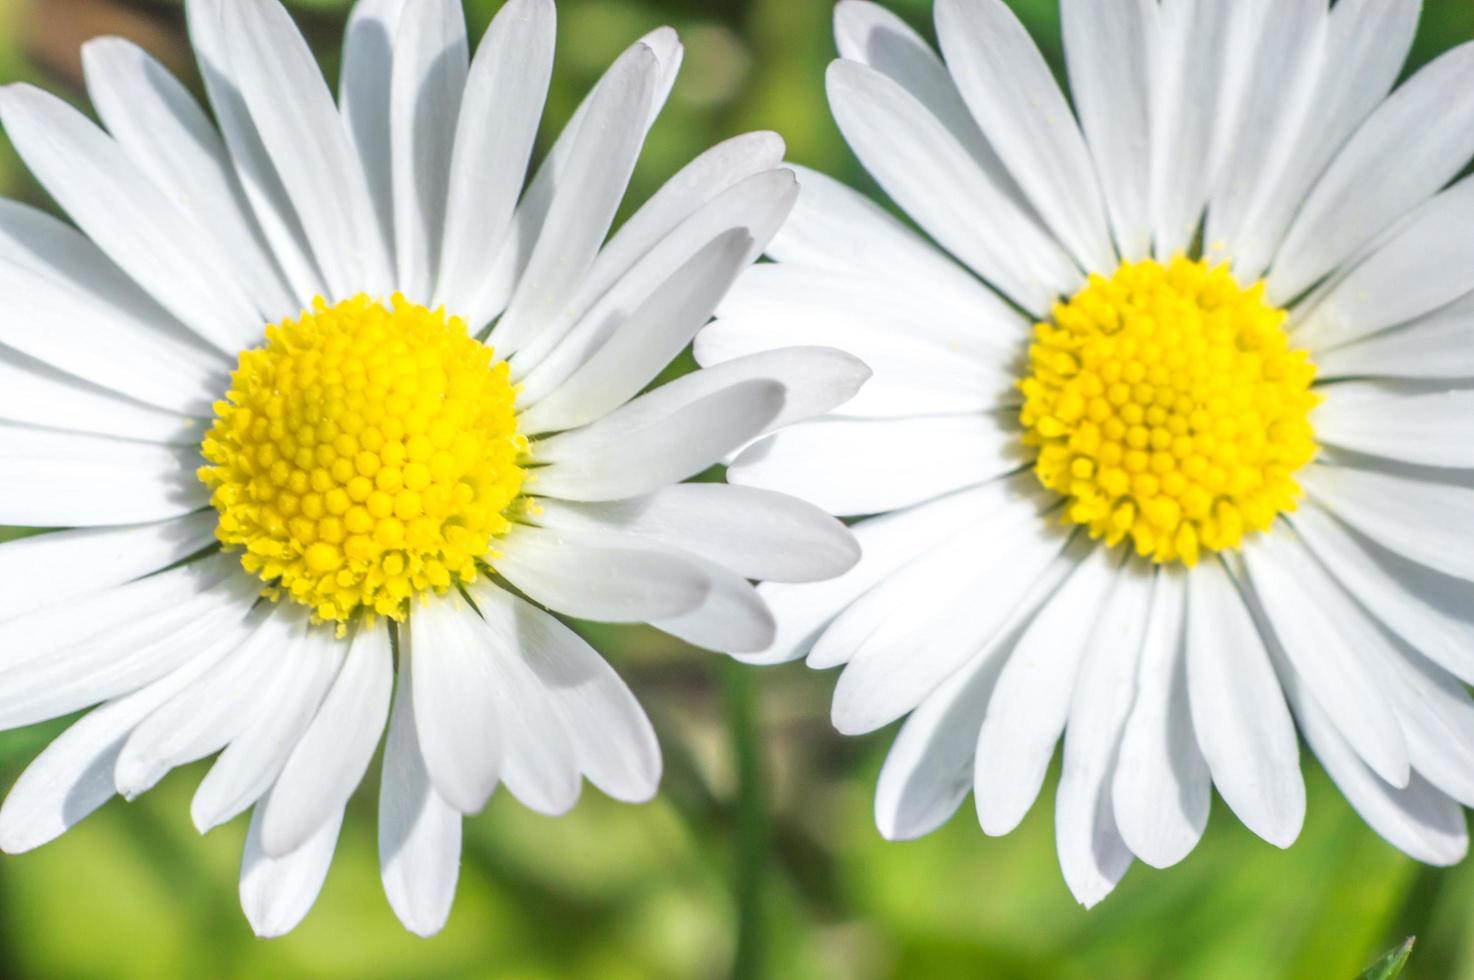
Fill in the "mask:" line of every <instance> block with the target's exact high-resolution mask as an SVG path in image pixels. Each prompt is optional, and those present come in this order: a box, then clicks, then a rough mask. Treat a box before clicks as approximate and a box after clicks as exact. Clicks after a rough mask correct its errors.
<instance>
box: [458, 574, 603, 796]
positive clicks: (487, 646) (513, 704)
mask: <svg viewBox="0 0 1474 980" xmlns="http://www.w3.org/2000/svg"><path fill="white" fill-rule="evenodd" d="M487 589H488V590H494V591H496V592H501V594H502V595H507V593H505V592H502V590H501V589H498V588H497V587H496V586H494V585H489V586H488V587H487ZM483 591H486V590H483ZM508 598H509V599H510V596H509V597H508ZM478 608H480V609H481V610H482V611H481V614H480V615H477V614H476V613H475V612H473V611H472V610H471V609H469V608H466V607H462V609H461V610H460V612H461V613H462V614H463V615H464V616H465V617H466V621H467V622H468V623H470V624H471V626H472V627H473V629H474V630H475V631H476V634H477V638H478V645H479V647H480V650H479V653H480V656H482V657H483V658H484V659H485V664H486V668H487V670H488V672H489V674H490V675H491V678H492V685H491V688H492V691H493V692H494V695H495V699H496V713H497V717H498V718H499V719H500V721H501V732H502V740H503V747H502V774H501V775H502V781H503V782H505V783H506V784H507V789H509V790H511V791H512V794H513V795H514V796H516V797H517V799H519V800H521V801H522V803H523V804H524V805H525V806H528V807H530V808H531V809H533V810H536V811H537V812H538V813H545V814H551V815H555V816H556V815H558V814H561V813H566V812H568V810H569V809H570V808H571V807H572V806H573V804H574V801H575V800H577V799H578V790H579V780H578V762H577V759H576V758H575V755H574V749H573V742H572V740H571V739H570V738H569V737H568V733H567V731H566V722H565V721H564V719H563V717H562V716H561V714H560V713H559V712H558V710H557V709H556V708H555V707H554V704H553V701H552V698H551V697H550V696H549V693H548V691H547V690H546V689H545V685H544V683H543V681H542V680H541V679H540V678H539V677H538V675H537V674H536V672H534V670H533V669H532V668H531V667H530V666H529V665H528V662H527V656H526V654H524V653H523V652H522V646H523V644H524V640H523V636H522V633H521V630H520V627H521V626H522V619H521V618H520V617H518V616H517V615H516V613H515V609H514V607H513V606H512V604H511V603H510V602H498V601H493V602H492V603H490V604H489V605H486V606H481V605H479V606H478Z"/></svg>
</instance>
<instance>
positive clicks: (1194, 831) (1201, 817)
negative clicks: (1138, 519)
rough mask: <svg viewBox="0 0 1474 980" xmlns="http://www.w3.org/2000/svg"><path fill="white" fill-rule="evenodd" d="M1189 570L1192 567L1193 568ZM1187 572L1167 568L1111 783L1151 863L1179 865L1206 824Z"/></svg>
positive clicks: (1129, 829) (1126, 824)
mask: <svg viewBox="0 0 1474 980" xmlns="http://www.w3.org/2000/svg"><path fill="white" fill-rule="evenodd" d="M1189 574H1191V573H1190V572H1189ZM1186 587H1187V579H1186V576H1185V575H1182V574H1179V573H1176V572H1173V571H1170V570H1167V569H1162V570H1159V572H1158V574H1157V586H1156V592H1155V593H1154V594H1153V595H1152V609H1151V620H1150V622H1149V623H1148V624H1147V631H1146V637H1145V639H1144V640H1143V644H1142V650H1141V664H1140V667H1139V668H1138V672H1137V681H1136V703H1135V705H1134V706H1133V707H1132V709H1131V716H1130V717H1129V718H1128V719H1127V721H1126V729H1125V731H1124V733H1123V734H1122V736H1121V751H1120V757H1119V758H1118V759H1117V760H1116V774H1115V777H1114V778H1113V780H1112V782H1111V805H1112V807H1113V812H1114V813H1115V817H1116V828H1117V829H1118V830H1119V831H1120V832H1121V839H1122V840H1124V841H1125V842H1126V846H1127V847H1129V848H1131V852H1132V853H1133V854H1135V855H1136V856H1137V857H1139V858H1141V860H1143V861H1145V862H1146V863H1147V864H1149V865H1151V866H1152V867H1154V868H1166V867H1170V866H1172V865H1174V864H1176V863H1177V862H1178V861H1181V860H1182V859H1183V858H1185V857H1187V855H1188V853H1189V852H1190V851H1192V849H1193V848H1194V847H1196V846H1197V844H1198V841H1199V840H1201V839H1202V837H1203V830H1204V828H1206V827H1207V826H1208V808H1209V805H1210V802H1211V797H1212V785H1213V780H1212V776H1211V775H1210V774H1209V773H1208V764H1207V762H1205V761H1204V759H1203V753H1202V751H1201V750H1200V749H1199V748H1198V737H1197V734H1196V733H1195V732H1194V731H1193V725H1192V709H1191V708H1190V707H1189V705H1188V693H1187V655H1186V653H1185V650H1184V644H1183V632H1182V627H1183V614H1184V611H1185V609H1186V603H1187V590H1186Z"/></svg>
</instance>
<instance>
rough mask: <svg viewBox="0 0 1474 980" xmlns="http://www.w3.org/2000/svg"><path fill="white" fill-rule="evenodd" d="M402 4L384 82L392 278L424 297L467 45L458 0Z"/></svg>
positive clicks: (441, 222) (436, 244)
mask: <svg viewBox="0 0 1474 980" xmlns="http://www.w3.org/2000/svg"><path fill="white" fill-rule="evenodd" d="M406 10H408V11H410V14H409V16H403V15H401V16H400V18H399V25H398V30H397V32H396V34H395V43H394V64H393V69H392V75H393V77H392V80H391V82H390V86H389V139H390V146H391V151H390V171H391V174H392V180H393V184H394V246H395V251H396V257H397V262H398V265H397V268H398V275H397V276H396V278H395V285H396V286H397V287H398V288H399V289H400V290H401V291H403V292H404V293H405V294H406V295H407V296H411V297H414V298H415V299H416V300H417V301H418V302H425V300H426V298H427V297H429V296H430V295H431V292H432V291H433V290H434V288H435V281H436V276H437V275H438V273H439V265H440V242H441V236H442V234H443V232H444V230H445V222H446V214H447V210H446V207H447V195H448V193H449V187H450V166H451V154H452V152H453V150H454V147H455V141H456V129H457V126H456V123H457V120H458V119H459V118H460V113H461V96H462V94H463V93H464V92H465V88H466V74H467V70H468V63H469V60H470V52H469V48H468V45H467V41H466V18H465V12H464V11H463V10H462V9H461V3H460V0H418V2H416V3H414V4H411V5H409V6H408V7H407V8H406Z"/></svg>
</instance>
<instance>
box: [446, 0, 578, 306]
mask: <svg viewBox="0 0 1474 980" xmlns="http://www.w3.org/2000/svg"><path fill="white" fill-rule="evenodd" d="M556 16H557V15H556V11H555V8H554V6H553V3H552V0H514V2H512V3H508V4H506V5H505V6H503V7H502V9H501V10H499V11H498V12H497V15H496V17H495V18H494V19H493V20H492V22H491V26H490V27H489V28H487V31H486V36H485V37H483V38H482V39H481V44H480V46H479V47H478V48H477V49H476V57H475V59H474V60H473V61H472V62H471V71H470V76H469V77H468V78H467V80H466V91H465V98H464V99H463V100H462V102H461V106H460V120H459V122H458V123H457V124H456V132H455V150H454V152H453V154H452V156H451V161H450V188H449V197H448V203H447V204H446V208H445V237H444V241H443V242H442V244H441V259H440V278H439V286H438V288H437V289H436V291H435V295H436V298H437V301H438V302H440V303H443V304H445V306H446V308H447V309H450V310H454V311H455V312H456V313H457V314H460V315H462V316H466V317H468V318H469V319H470V323H471V328H472V329H473V330H476V329H479V328H480V327H481V325H482V324H483V323H485V321H486V319H487V318H489V316H490V314H489V313H486V312H484V311H483V309H482V307H480V305H479V301H480V299H481V296H482V292H483V286H484V283H485V279H486V276H487V273H488V270H489V269H490V268H491V265H492V263H493V262H494V261H495V260H496V256H497V252H498V251H499V250H500V249H501V246H502V242H503V241H504V240H505V239H506V236H507V228H508V227H509V225H510V223H511V220H512V213H513V211H514V209H515V208H516V206H517V195H518V193H519V192H520V191H521V190H522V181H523V178H524V177H525V176H526V174H527V161H528V159H529V158H530V157H531V156H532V146H533V140H534V139H535V138H536V136H537V126H538V122H539V121H540V119H541V118H542V109H543V103H544V102H545V101H546V99H547V94H548V83H549V81H550V80H551V78H552V71H553V39H554V33H555V30H556V25H555V21H556Z"/></svg>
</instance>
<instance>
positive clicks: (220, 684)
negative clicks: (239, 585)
mask: <svg viewBox="0 0 1474 980" xmlns="http://www.w3.org/2000/svg"><path fill="white" fill-rule="evenodd" d="M273 613H275V614H274V615H273ZM306 619H307V617H306V616H305V615H300V614H297V613H295V612H294V611H290V610H288V611H277V610H275V609H273V608H264V609H260V610H258V611H257V612H256V613H255V614H254V615H252V616H250V617H248V618H247V619H245V620H244V622H243V623H242V624H241V625H239V626H238V627H237V628H236V629H235V630H233V631H231V632H229V633H226V635H224V636H219V635H218V634H219V631H218V630H217V631H216V634H217V635H216V636H215V637H214V638H213V639H212V640H208V641H197V642H196V644H195V650H196V651H209V652H210V653H211V654H212V655H214V654H216V653H218V650H219V648H224V650H225V653H224V654H223V655H219V656H215V658H214V659H215V663H214V664H213V665H212V666H211V668H210V669H209V670H208V671H206V672H205V673H204V674H203V675H201V677H200V678H199V679H198V680H196V681H195V682H194V683H192V684H190V685H189V687H187V688H185V689H184V690H182V691H180V692H179V693H178V694H176V695H175V696H174V697H172V698H170V699H169V700H168V701H167V702H165V703H164V704H163V705H162V706H160V708H159V709H158V710H157V711H155V712H154V713H153V714H151V715H149V716H148V718H147V719H145V720H144V721H143V722H142V723H141V724H139V726H138V727H137V728H136V729H134V730H133V733H132V734H131V735H129V736H128V741H127V742H126V743H124V745H123V751H122V752H121V753H120V754H119V755H118V762H117V765H116V767H115V768H114V771H113V779H114V782H115V783H116V785H117V787H118V792H119V793H122V794H123V795H124V796H126V797H128V798H129V799H132V798H134V797H136V796H138V795H140V794H142V793H144V792H146V791H148V790H149V789H152V788H153V787H154V785H156V784H157V783H158V781H159V780H160V779H163V778H164V776H165V775H166V774H168V772H169V770H171V769H173V768H174V767H176V766H182V765H185V764H186V763H190V762H194V761H195V760H196V759H203V758H204V757H205V756H207V755H210V754H211V753H214V752H217V751H219V750H220V749H222V748H224V747H225V746H226V745H227V744H229V742H230V740H231V739H233V738H235V737H236V736H237V735H239V734H240V733H241V732H243V731H245V730H246V729H247V728H249V727H250V726H251V725H252V724H254V723H255V722H256V721H257V720H258V719H259V718H261V717H263V716H264V715H269V714H270V713H271V711H272V709H273V702H272V695H273V694H274V691H273V684H274V682H275V681H276V680H277V679H279V678H280V677H281V676H282V675H283V673H284V672H286V671H289V670H290V669H291V668H292V667H293V666H295V665H294V664H293V663H292V661H291V660H290V659H289V658H288V652H289V651H290V650H292V649H295V648H296V645H297V644H298V643H300V641H301V637H302V636H303V634H304V633H305V632H306V630H307V623H306Z"/></svg>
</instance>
